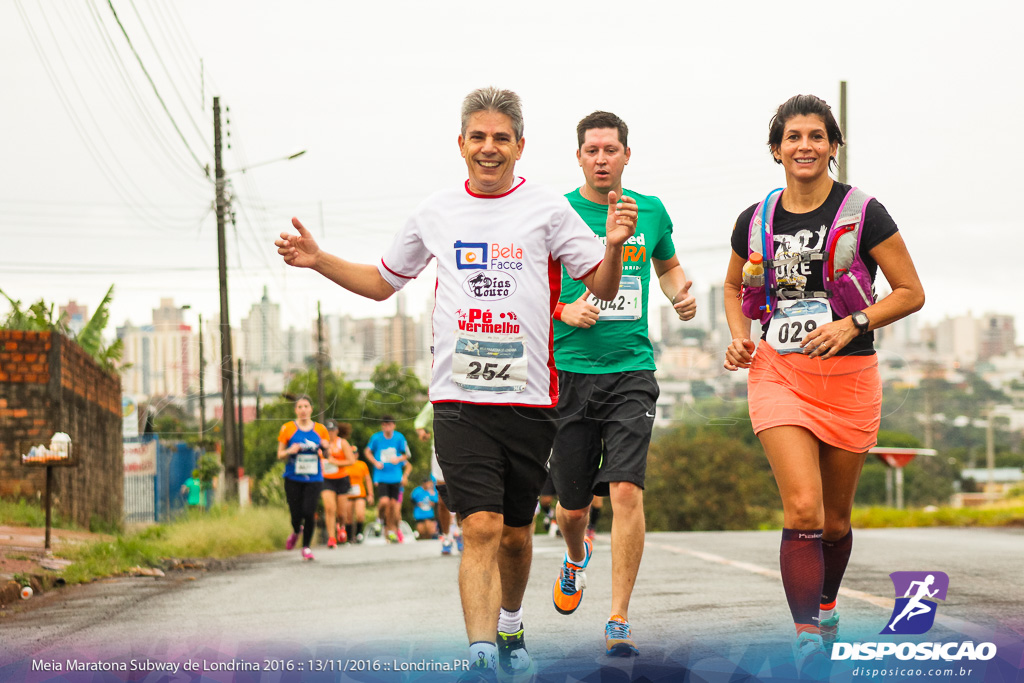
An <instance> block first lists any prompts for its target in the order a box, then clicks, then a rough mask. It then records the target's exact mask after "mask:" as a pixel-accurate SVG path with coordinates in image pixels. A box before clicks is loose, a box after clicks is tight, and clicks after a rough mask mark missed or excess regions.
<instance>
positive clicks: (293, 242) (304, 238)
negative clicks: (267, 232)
mask: <svg viewBox="0 0 1024 683" xmlns="http://www.w3.org/2000/svg"><path fill="white" fill-rule="evenodd" d="M292 225H293V226H295V229H296V230H298V232H299V234H298V235H295V234H292V233H290V232H282V233H281V238H280V239H278V240H275V241H274V244H275V245H276V246H277V253H278V254H280V255H281V256H283V257H284V262H285V263H287V264H288V265H289V266H295V267H296V268H312V267H313V266H315V265H316V259H317V255H318V254H319V253H320V246H319V245H318V244H317V243H316V240H314V239H313V235H311V234H310V232H309V230H306V227H305V226H304V225H303V224H302V223H300V222H299V219H298V218H292Z"/></svg>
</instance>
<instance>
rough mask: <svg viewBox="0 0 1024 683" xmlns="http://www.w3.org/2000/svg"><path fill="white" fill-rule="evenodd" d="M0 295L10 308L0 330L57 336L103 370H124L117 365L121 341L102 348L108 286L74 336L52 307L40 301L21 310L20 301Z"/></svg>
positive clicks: (111, 291) (111, 292)
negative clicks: (63, 337)
mask: <svg viewBox="0 0 1024 683" xmlns="http://www.w3.org/2000/svg"><path fill="white" fill-rule="evenodd" d="M0 294H2V295H3V296H4V298H5V299H7V302H8V303H9V304H10V305H11V310H10V312H9V313H8V314H7V317H6V318H4V321H3V323H2V324H0V328H2V329H5V330H23V331H26V332H58V333H60V334H62V335H64V336H66V337H68V338H70V339H74V340H75V342H77V343H78V345H79V346H81V347H82V349H83V350H84V351H85V352H86V353H88V354H89V355H90V356H92V358H93V360H95V361H96V362H97V363H99V364H100V366H101V367H102V368H103V369H104V370H117V369H118V368H120V369H122V370H123V369H126V368H127V367H128V366H125V365H122V364H121V359H122V358H123V357H124V342H123V341H122V340H121V339H118V340H116V341H114V343H112V344H111V345H110V346H104V344H103V330H104V329H106V327H107V323H108V322H110V302H111V301H113V299H114V285H110V289H108V290H107V293H106V294H105V295H104V297H103V300H102V301H101V302H100V304H99V306H97V307H96V312H95V313H93V314H92V317H91V318H89V322H87V323H86V324H85V327H83V328H82V329H81V331H80V332H79V333H78V334H77V335H75V334H72V332H71V330H70V329H69V328H68V326H67V323H66V322H65V320H64V317H63V316H61V315H60V314H59V313H57V311H56V310H55V308H56V307H55V306H54V305H53V304H49V305H47V304H46V302H45V301H44V300H43V299H40V300H39V301H37V302H35V303H34V304H32V305H30V306H29V307H28V308H27V309H23V308H22V303H21V301H18V300H15V299H12V298H11V297H10V296H9V295H8V294H7V293H6V292H4V291H3V290H0Z"/></svg>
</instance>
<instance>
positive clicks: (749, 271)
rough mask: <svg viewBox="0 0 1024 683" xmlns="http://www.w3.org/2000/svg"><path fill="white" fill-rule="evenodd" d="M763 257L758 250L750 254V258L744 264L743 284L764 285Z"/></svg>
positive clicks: (751, 285)
mask: <svg viewBox="0 0 1024 683" xmlns="http://www.w3.org/2000/svg"><path fill="white" fill-rule="evenodd" d="M763 260H764V259H763V257H762V256H761V255H760V254H758V253H757V252H756V251H755V252H752V253H751V254H750V260H749V261H747V262H746V263H744V264H743V286H744V287H764V265H762V261H763Z"/></svg>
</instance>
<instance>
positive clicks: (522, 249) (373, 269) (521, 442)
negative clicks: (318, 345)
mask: <svg viewBox="0 0 1024 683" xmlns="http://www.w3.org/2000/svg"><path fill="white" fill-rule="evenodd" d="M522 133H523V117H522V110H521V107H520V104H519V97H518V96H517V95H516V94H515V93H513V92H511V91H508V90H498V89H496V88H482V89H480V90H475V91H473V92H472V93H470V94H469V95H468V96H467V97H466V99H465V100H464V101H463V104H462V132H461V134H460V135H459V140H458V141H459V150H460V153H461V155H462V157H463V158H464V159H465V161H466V167H467V169H468V171H469V179H468V180H467V181H466V183H465V185H464V186H459V187H453V188H449V189H446V190H442V191H440V192H437V193H435V194H433V195H431V196H430V197H428V198H427V199H426V200H425V201H424V202H423V203H422V204H420V206H419V207H418V208H417V209H416V212H415V213H414V214H413V215H412V216H411V217H410V218H409V220H408V221H407V222H406V224H405V226H404V227H403V228H402V230H400V231H399V233H398V234H397V235H396V236H395V240H394V242H393V243H392V244H391V246H390V247H389V248H388V249H387V251H386V252H385V253H384V257H383V258H382V259H381V262H380V263H379V264H377V265H369V264H355V263H350V262H348V261H345V260H343V259H341V258H339V257H337V256H333V255H331V254H328V253H326V252H324V251H322V250H320V248H319V247H318V246H317V244H316V242H315V241H314V240H313V238H312V236H311V235H310V233H309V231H307V230H306V229H305V228H304V227H303V226H302V224H301V223H300V222H299V221H298V219H292V224H293V226H294V227H295V229H296V230H297V231H298V235H295V234H293V233H281V238H280V239H279V240H277V241H276V243H275V244H276V245H277V247H278V253H279V254H281V255H282V256H283V257H284V260H285V262H286V263H288V264H290V265H293V266H298V267H305V268H312V269H313V270H315V271H317V272H319V273H320V274H322V275H324V276H325V277H327V278H328V279H330V280H332V281H333V282H335V283H337V284H339V285H341V286H342V287H344V288H345V289H347V290H349V291H351V292H355V293H356V294H360V295H362V296H366V297H368V298H371V299H375V300H377V301H382V300H384V299H386V298H388V297H389V296H391V295H392V294H394V293H395V291H396V290H398V289H401V288H402V287H403V286H404V285H405V284H406V283H407V282H408V281H409V280H410V279H412V278H414V277H416V276H417V275H418V274H419V273H420V272H422V270H423V269H424V268H425V267H426V266H427V264H428V263H429V262H430V260H431V259H433V258H436V259H437V284H436V288H435V297H436V304H435V307H434V313H433V319H432V323H433V325H432V326H433V331H434V344H433V352H434V363H433V372H432V377H431V382H430V400H431V402H432V403H433V404H434V440H435V441H434V442H435V448H436V450H437V459H438V462H439V464H440V465H441V469H442V470H443V472H444V480H445V487H444V489H445V490H442V491H439V493H441V495H442V496H443V497H444V498H445V501H446V503H447V505H448V507H449V508H450V509H451V510H453V511H455V512H456V513H458V514H459V516H460V518H461V521H462V530H463V536H464V542H465V546H464V550H463V555H462V562H461V564H460V567H459V591H460V594H461V596H462V608H463V612H464V614H465V621H466V632H467V635H468V637H469V642H470V661H471V662H472V664H473V666H472V668H471V670H470V671H468V672H467V673H466V675H464V676H463V678H461V679H460V681H461V680H464V681H493V680H495V669H496V667H497V666H498V664H499V663H500V665H501V667H502V669H503V670H504V671H505V672H506V673H507V674H510V675H516V674H522V673H527V672H529V671H530V670H531V668H532V666H531V665H532V662H531V661H530V658H529V655H528V654H527V652H526V647H525V641H524V638H523V626H522V599H523V594H524V592H525V590H526V582H527V579H528V577H529V573H530V561H531V558H532V554H533V546H532V539H533V514H534V509H535V507H536V504H537V496H538V493H539V491H540V488H541V486H542V485H543V483H544V480H545V478H546V476H547V471H546V468H545V462H546V460H547V458H548V454H549V453H550V450H551V444H552V442H553V440H554V436H555V418H556V408H555V406H556V405H557V403H558V375H557V373H556V371H555V362H554V355H553V351H552V349H553V333H552V322H551V315H552V312H553V310H554V307H555V304H556V303H557V302H558V295H559V291H560V289H561V268H562V266H563V265H564V266H565V269H566V271H567V272H568V274H569V275H570V277H572V278H575V279H578V280H581V281H582V282H584V283H585V284H586V286H587V288H588V289H589V290H590V291H591V292H593V293H594V294H595V295H597V296H598V297H600V298H602V299H609V298H611V297H612V296H614V295H615V293H616V292H617V290H618V286H619V277H620V275H621V273H622V245H623V243H624V242H625V241H626V240H627V239H629V238H630V237H631V236H632V235H633V231H634V229H635V225H636V204H635V202H634V201H633V200H632V199H631V198H628V197H623V198H622V199H621V200H620V201H618V202H617V201H616V199H617V198H616V197H615V196H614V195H613V194H610V195H609V199H610V201H609V204H608V207H609V208H608V221H607V226H606V227H607V235H606V245H602V244H601V242H600V241H599V240H598V239H597V238H596V237H595V236H594V233H593V231H591V230H590V228H588V227H587V224H586V223H584V222H583V220H582V219H581V218H580V217H579V215H578V214H577V213H576V212H575V211H574V210H573V209H572V207H571V206H570V205H569V203H568V201H567V200H566V199H565V198H564V197H563V196H561V195H559V194H558V193H556V192H554V191H551V190H548V189H546V188H543V187H539V186H535V185H531V184H528V183H527V182H526V180H525V179H524V178H521V177H519V176H516V175H515V163H516V161H517V160H518V159H519V158H520V156H521V155H522V153H523V147H524V145H525V142H526V141H525V139H524V138H523V134H522ZM496 634H497V638H495V636H496Z"/></svg>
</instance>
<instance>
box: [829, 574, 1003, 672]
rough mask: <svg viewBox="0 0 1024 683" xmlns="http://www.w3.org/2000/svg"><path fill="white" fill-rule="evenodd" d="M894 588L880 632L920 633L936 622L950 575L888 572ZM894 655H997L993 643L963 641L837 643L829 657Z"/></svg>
mask: <svg viewBox="0 0 1024 683" xmlns="http://www.w3.org/2000/svg"><path fill="white" fill-rule="evenodd" d="M889 578H890V579H892V585H893V589H894V590H895V597H896V600H895V604H894V605H893V608H892V614H891V615H889V619H888V620H887V621H886V622H885V628H883V629H882V630H881V631H879V635H903V636H906V635H921V634H922V633H927V632H928V631H929V630H931V628H932V626H934V625H935V616H936V614H937V613H938V608H939V603H938V601H939V600H942V601H944V600H945V599H946V593H947V591H948V590H949V576H948V575H946V573H945V572H940V571H924V572H893V573H892V574H889ZM887 655H894V656H895V657H896V658H897V659H900V660H910V659H914V660H919V661H925V660H933V661H935V660H939V659H941V660H943V661H947V662H951V661H957V660H961V659H964V660H969V661H978V660H982V661H984V660H989V659H992V658H993V657H995V656H996V646H995V644H993V643H978V644H975V643H974V642H973V641H965V642H957V641H953V642H948V643H938V642H921V643H917V642H902V643H898V642H881V643H876V642H868V643H844V642H837V643H835V645H833V646H832V659H833V660H837V659H854V660H866V659H882V657H885V656H887Z"/></svg>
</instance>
